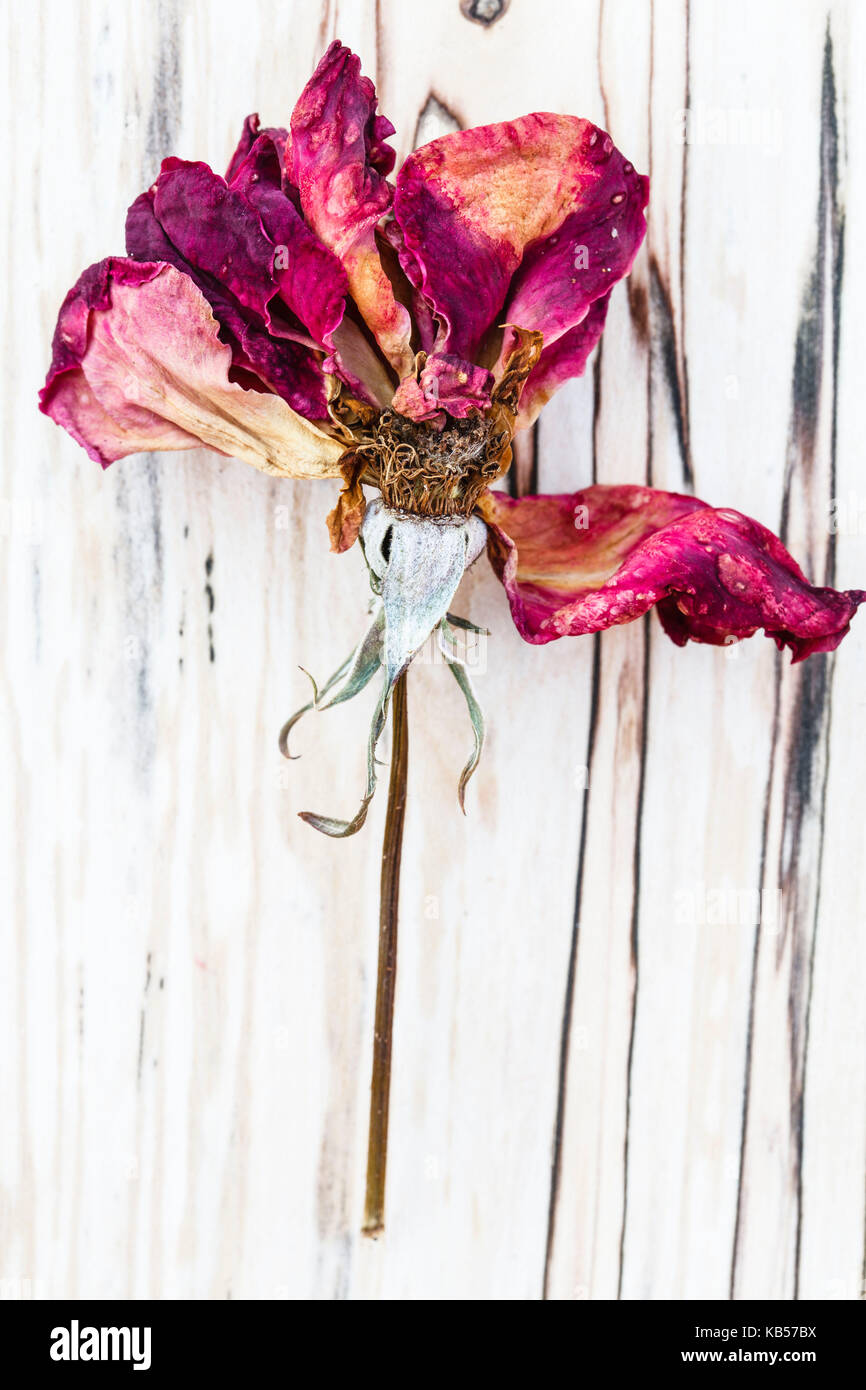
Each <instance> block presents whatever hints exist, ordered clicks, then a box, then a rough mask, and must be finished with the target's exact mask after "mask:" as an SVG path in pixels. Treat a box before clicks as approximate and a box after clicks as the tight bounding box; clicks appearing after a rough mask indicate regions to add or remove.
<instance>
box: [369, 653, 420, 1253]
mask: <svg viewBox="0 0 866 1390" xmlns="http://www.w3.org/2000/svg"><path fill="white" fill-rule="evenodd" d="M391 710H392V716H393V720H394V723H393V734H392V741H391V776H390V780H389V782H388V810H387V812H386V815H385V835H384V839H383V842H382V877H381V880H380V887H379V973H378V977H377V980H376V1022H375V1026H374V1032H373V1076H372V1080H371V1083H370V1134H369V1139H368V1143H367V1192H366V1196H365V1199H364V1223H363V1225H362V1227H361V1233H362V1235H365V1236H370V1237H372V1238H373V1239H375V1238H376V1237H377V1236H380V1235H382V1233H383V1232H384V1230H385V1166H386V1163H387V1158H388V1098H389V1093H390V1090H391V1041H392V1038H393V1032H394V995H395V992H396V986H397V915H398V908H399V903H400V859H401V857H402V853H403V822H404V820H405V817H406V776H407V772H408V770H409V716H408V708H407V699H406V672H405V671H404V672H403V674H402V676H400V677H399V678H398V680H397V683H396V685H395V686H394V694H393V697H392V702H391Z"/></svg>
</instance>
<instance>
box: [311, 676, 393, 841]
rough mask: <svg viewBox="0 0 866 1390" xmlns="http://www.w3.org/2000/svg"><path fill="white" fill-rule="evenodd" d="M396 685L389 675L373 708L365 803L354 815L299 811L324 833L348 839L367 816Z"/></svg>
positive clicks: (363, 802) (335, 837)
mask: <svg viewBox="0 0 866 1390" xmlns="http://www.w3.org/2000/svg"><path fill="white" fill-rule="evenodd" d="M368 679H369V678H368ZM393 688H394V686H393V682H389V681H388V679H387V677H386V678H385V681H384V683H383V686H382V693H381V695H380V696H379V701H378V703H377V705H376V708H375V710H374V712H373V718H372V721H371V723H370V734H369V737H368V739H367V788H366V791H365V793H364V796H363V799H362V801H361V805H360V806H359V807H358V810H357V811H356V812H355V815H354V816H353V817H352V819H351V820H336V819H335V818H334V817H333V816H320V815H317V814H316V812H315V811H299V812H298V814H299V816H300V818H301V820H302V821H306V823H307V825H311V826H312V827H313V829H314V830H321V832H322V834H323V835H331V836H332V837H333V838H334V839H337V840H344V839H346V837H347V836H349V835H356V834H357V833H358V831H359V830H360V829H361V826H362V825H363V824H364V821H365V820H366V819H367V811H368V810H369V808H370V802H371V801H372V800H373V795H374V793H375V791H376V747H377V745H378V743H379V739H380V738H381V736H382V731H383V729H384V728H385V721H386V720H387V718H388V708H389V706H390V703H391V691H392V690H393Z"/></svg>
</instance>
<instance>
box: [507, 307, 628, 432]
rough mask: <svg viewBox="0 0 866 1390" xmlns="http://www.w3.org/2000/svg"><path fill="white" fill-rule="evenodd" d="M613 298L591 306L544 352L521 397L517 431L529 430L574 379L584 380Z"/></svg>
mask: <svg viewBox="0 0 866 1390" xmlns="http://www.w3.org/2000/svg"><path fill="white" fill-rule="evenodd" d="M609 300H610V296H609V295H605V296H604V297H603V298H602V299H597V300H596V301H595V303H594V304H591V305H590V306H589V309H588V310H587V314H586V318H584V319H581V321H580V323H578V324H577V325H576V326H575V327H574V328H570V329H569V330H568V332H567V333H563V335H562V337H561V338H557V339H556V342H554V343H551V344H550V346H549V347H546V348H544V350H543V351H542V354H541V357H540V358H539V359H538V362H537V363H536V365H535V366H534V367H533V369H532V371H531V372H530V373H529V376H528V377H527V378H526V382H525V384H524V387H523V390H522V392H521V394H520V410H519V412H518V415H517V424H516V428H517V429H519V430H521V429H527V428H528V426H529V425H531V424H532V423H533V421H534V420H535V419H536V418H537V416H538V413H539V411H540V410H541V409H542V407H543V406H545V405H546V404H547V402H548V401H549V400H550V398H551V396H552V395H553V393H554V391H556V390H557V388H558V387H560V386H561V385H562V384H563V382H565V381H568V380H569V379H570V378H571V377H576V376H581V375H582V373H583V369H584V367H585V366H586V363H587V359H588V358H589V355H590V353H591V352H592V350H593V348H594V347H595V345H596V343H597V342H598V340H599V338H600V337H601V334H602V329H603V328H604V321H605V319H606V318H607V306H608V303H609Z"/></svg>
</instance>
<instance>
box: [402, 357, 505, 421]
mask: <svg viewBox="0 0 866 1390" xmlns="http://www.w3.org/2000/svg"><path fill="white" fill-rule="evenodd" d="M492 389H493V373H492V372H488V371H487V370H486V368H484V367H474V366H473V365H472V363H471V362H464V360H463V358H462V357H454V356H452V355H451V354H449V353H442V352H440V353H434V355H433V356H432V357H428V359H427V361H426V363H425V364H424V367H423V368H422V370H421V373H420V375H419V377H418V380H417V381H416V380H415V378H414V377H407V378H406V379H405V380H404V381H402V382H401V383H400V386H399V388H398V390H397V392H396V394H395V396H394V400H393V403H392V404H393V408H394V409H395V410H397V411H399V412H400V414H401V415H408V416H409V418H410V419H411V420H432V419H435V417H436V416H437V415H438V414H439V413H440V412H441V411H443V410H445V411H447V412H448V414H449V415H452V416H454V417H455V418H456V419H458V420H464V419H465V418H466V416H467V415H470V414H471V413H472V411H473V410H477V411H482V410H489V408H490V403H491V395H490V393H491V391H492Z"/></svg>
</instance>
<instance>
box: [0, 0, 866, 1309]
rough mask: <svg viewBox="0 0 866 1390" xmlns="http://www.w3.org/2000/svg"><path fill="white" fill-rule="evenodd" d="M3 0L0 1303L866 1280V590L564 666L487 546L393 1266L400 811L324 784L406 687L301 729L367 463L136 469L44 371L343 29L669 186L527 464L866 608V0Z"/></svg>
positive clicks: (354, 583)
mask: <svg viewBox="0 0 866 1390" xmlns="http://www.w3.org/2000/svg"><path fill="white" fill-rule="evenodd" d="M4 8H5V9H6V13H7V19H8V22H9V25H10V26H11V33H10V37H9V39H8V42H7V44H6V46H5V63H6V73H5V76H4V80H3V82H2V83H0V89H2V99H3V101H4V102H5V103H6V104H7V113H6V115H7V129H9V130H10V134H9V141H8V145H7V157H6V174H5V184H6V189H7V195H8V203H7V213H6V217H5V218H4V219H3V226H2V236H3V238H4V241H3V251H2V255H3V263H4V268H5V271H6V292H5V295H4V300H3V310H2V312H3V319H4V342H5V350H4V373H3V386H2V401H3V410H4V417H3V427H2V436H0V437H2V440H3V482H2V513H0V523H2V525H0V530H2V535H0V566H2V586H3V591H4V593H5V595H6V599H7V602H6V605H5V613H4V615H3V618H2V642H3V670H2V704H3V719H2V729H3V754H2V759H3V760H2V767H3V777H2V803H0V804H2V812H0V816H2V820H0V855H2V859H0V881H2V904H3V928H2V961H0V966H2V969H0V1017H2V1023H0V1028H2V1033H0V1056H2V1063H0V1069H2V1111H3V1122H2V1127H0V1230H2V1241H0V1292H2V1293H3V1294H4V1296H6V1297H16V1296H23V1297H28V1296H37V1297H39V1296H41V1297H46V1296H47V1297H52V1296H53V1297H57V1296H67V1295H69V1296H82V1297H84V1296H89V1297H98V1298H103V1297H121V1298H140V1297H148V1296H160V1297H181V1298H208V1299H210V1298H219V1299H221V1298H229V1297H231V1298H254V1299H270V1298H291V1299H307V1298H315V1299H325V1300H330V1299H342V1298H353V1299H488V1300H489V1299H508V1300H511V1299H515V1300H524V1299H538V1298H541V1297H544V1296H546V1297H548V1298H552V1299H578V1300H579V1299H615V1298H618V1297H619V1298H623V1299H680V1298H685V1297H698V1298H704V1299H708V1298H728V1297H733V1298H743V1297H758V1298H765V1299H786V1300H787V1299H795V1298H797V1297H817V1298H822V1299H836V1298H844V1299H855V1298H859V1297H862V1296H863V1265H864V1191H866V1181H864V1180H866V1036H864V1034H866V1025H864V995H866V937H864V931H863V920H864V911H866V876H864V873H863V865H864V860H866V816H864V809H866V804H864V776H863V769H864V763H863V735H862V722H863V716H864V707H866V697H864V683H866V621H864V619H863V618H860V620H859V621H858V622H855V625H854V629H853V632H852V635H851V636H850V637H849V638H848V640H847V641H846V642H845V643H844V644H843V646H842V647H841V649H840V651H839V652H838V653H837V654H836V655H835V656H831V657H829V658H828V657H816V658H813V659H812V660H810V661H809V662H807V663H806V664H805V665H803V666H799V667H795V668H793V669H792V668H791V667H790V665H789V663H788V660H787V658H785V659H782V658H780V657H779V656H778V655H777V654H776V653H775V649H774V648H773V646H772V644H771V643H769V642H766V641H764V640H762V639H755V640H754V641H752V642H749V643H746V644H744V645H743V646H742V647H739V648H734V649H732V650H729V651H724V650H717V649H713V648H703V647H697V646H692V647H690V648H688V649H687V650H685V651H679V650H677V649H676V648H674V647H673V645H672V644H671V643H670V642H669V641H668V640H667V638H666V637H665V636H664V635H663V634H662V632H661V630H660V628H659V626H658V624H657V622H656V620H655V619H653V620H652V621H647V622H644V623H638V624H636V625H634V626H631V627H628V628H622V629H619V630H617V631H613V632H611V633H608V634H606V635H605V636H604V637H603V638H601V639H585V640H572V639H567V640H564V641H562V642H559V643H555V644H552V645H550V646H548V647H545V648H534V647H531V646H527V645H525V644H523V643H522V642H521V641H520V639H519V638H518V637H517V635H516V633H515V631H514V629H513V626H512V623H511V620H510V617H509V614H508V610H507V606H506V603H505V599H504V595H503V592H502V590H501V588H500V586H499V585H498V583H497V582H496V580H495V579H494V578H493V576H492V574H491V572H490V570H489V567H488V565H487V563H486V561H485V560H482V561H481V562H479V564H478V565H477V567H476V569H475V570H474V571H473V572H472V574H471V576H470V577H469V578H468V579H467V580H466V582H465V583H464V586H463V589H462V591H461V596H460V602H459V604H458V605H457V606H458V611H462V612H463V613H465V614H467V615H471V617H472V618H473V619H475V620H476V621H477V622H480V623H483V624H486V625H487V626H488V627H489V628H490V629H491V631H492V636H491V638H490V640H489V642H488V643H487V645H486V648H485V650H484V652H483V653H482V655H483V657H484V662H483V663H482V665H483V666H485V667H486V669H483V670H481V671H480V673H479V675H478V679H477V687H478V690H479V694H480V696H481V698H482V701H483V703H484V706H485V708H486V711H487V715H488V719H489V725H490V739H489V746H488V748H487V751H486V754H485V758H484V761H483V763H482V766H481V769H480V771H479V773H478V774H477V776H476V779H475V782H474V783H473V785H472V788H471V790H470V793H469V797H468V806H469V816H468V819H466V820H465V821H464V819H463V818H462V817H461V816H460V814H459V811H458V808H457V802H456V795H455V785H456V777H457V774H458V772H459V769H460V767H461V766H462V764H463V761H464V758H465V756H466V754H467V752H468V747H469V738H470V735H469V728H468V723H467V721H466V718H465V711H464V709H463V706H462V700H461V698H460V695H459V692H458V691H457V688H456V686H455V685H454V683H453V681H451V680H450V679H448V676H447V672H446V671H444V670H443V669H442V668H441V667H440V666H437V665H435V664H433V663H432V662H421V663H419V664H418V665H417V666H416V668H415V669H414V670H413V672H412V677H411V681H410V689H409V699H410V718H411V767H410V782H409V815H408V823H407V839H406V849H405V857H404V877H403V911H402V926H401V940H400V966H399V984H398V993H397V1014H396V1036H395V1065H394V1077H393V1093H392V1128H391V1153H390V1168H389V1189H388V1232H387V1235H386V1238H385V1240H384V1242H380V1243H378V1244H371V1243H370V1242H366V1241H364V1240H363V1239H361V1238H360V1237H359V1235H358V1226H359V1221H360V1215H361V1204H362V1199H363V1175H364V1151H365V1143H366V1122H367V1098H368V1084H369V1065H370V1048H371V1029H372V1008H373V999H374V987H375V961H376V929H377V923H376V915H377V889H378V855H379V845H380V836H381V829H382V818H383V812H384V795H381V796H380V799H379V802H378V803H377V804H375V805H374V808H373V811H372V813H371V816H370V819H369V821H368V824H367V828H366V830H365V831H364V832H363V833H362V834H361V835H359V836H358V837H357V838H356V839H355V840H352V841H349V842H347V843H339V842H338V843H333V842H330V841H327V840H325V839H323V838H321V837H319V836H318V835H316V834H315V833H314V832H312V831H311V830H310V829H308V828H307V827H306V826H304V825H303V824H302V822H301V821H299V820H298V819H297V815H296V813H297V812H298V811H300V810H303V809H313V810H317V811H324V812H329V813H334V814H345V813H347V812H349V813H350V812H351V811H352V810H354V807H355V804H356V799H357V796H358V794H359V793H360V790H361V786H362V781H363V740H364V736H365V731H366V720H367V717H368V710H367V708H366V707H363V708H362V707H361V706H362V704H363V702H359V707H358V708H354V707H351V706H350V707H348V708H347V709H346V710H344V711H335V712H334V713H333V714H329V715H328V716H323V717H322V720H321V721H319V722H317V721H316V719H311V720H310V721H309V722H308V725H307V726H303V725H302V726H301V729H300V730H299V739H298V748H299V751H302V752H303V754H304V756H303V758H302V760H301V761H300V762H298V763H295V764H292V765H291V766H290V765H288V764H285V763H283V762H282V760H281V759H280V757H279V753H278V751H277V747H276V736H277V731H278V729H279V727H280V725H281V723H282V721H283V719H284V718H285V716H286V715H287V714H288V712H289V711H290V710H291V709H293V708H294V707H295V706H296V705H297V704H299V703H300V702H301V701H302V700H303V699H305V698H306V692H307V686H306V682H305V678H304V677H303V676H302V675H301V674H300V672H299V670H298V666H299V664H301V663H302V664H303V665H305V666H309V667H310V668H311V669H313V670H314V671H315V672H316V673H319V674H325V673H327V672H328V671H329V670H331V669H332V668H333V667H334V666H335V665H336V664H337V663H338V661H339V660H340V659H341V658H342V656H343V655H344V654H345V653H346V651H348V649H349V647H350V646H351V645H352V642H353V640H354V638H355V636H356V634H357V633H358V632H359V630H360V626H361V623H362V620H363V615H364V612H365V605H366V595H365V588H366V581H365V579H364V575H363V568H362V563H361V558H360V556H359V555H358V554H357V553H356V552H352V553H350V554H349V555H347V556H343V557H334V556H331V555H329V554H328V550H327V537H326V532H325V525H324V516H325V513H326V512H327V511H328V509H329V508H330V506H331V505H332V501H333V493H334V488H333V486H332V485H331V484H311V483H292V482H275V481H272V480H269V479H267V478H265V477H263V476H260V475H258V474H256V473H255V472H254V471H253V470H252V469H250V468H248V467H246V466H244V465H242V464H239V463H235V462H231V461H226V460H220V459H218V458H216V457H215V456H213V455H208V454H206V453H204V452H200V453H194V454H187V455H166V456H142V457H140V458H136V459H133V460H128V461H126V462H125V463H120V464H117V465H115V466H114V467H113V468H111V469H110V470H109V471H108V472H107V473H106V474H105V475H101V474H100V471H99V469H98V468H97V467H96V466H95V465H94V464H92V463H91V462H90V461H89V460H88V459H87V458H86V457H85V455H84V454H83V452H81V451H80V450H79V449H78V448H77V447H76V446H75V445H74V444H73V443H72V442H71V441H70V440H69V439H68V438H67V437H66V436H65V435H63V434H62V433H61V432H60V431H59V430H57V429H56V428H55V427H54V426H53V425H52V424H51V423H50V422H49V421H47V420H45V419H44V418H42V417H41V416H39V415H38V414H37V413H36V407H35V393H36V390H37V387H38V386H39V385H40V384H41V380H42V377H43V374H44V370H45V367H46V364H47V362H48V358H49V341H50V336H51V332H52V329H53V324H54V319H55V315H56V312H57V308H58V306H59V303H60V300H61V298H62V296H63V294H64V293H65V291H66V289H67V288H68V286H69V285H70V284H71V283H72V282H73V281H74V279H75V278H76V276H77V275H78V273H79V271H80V269H81V268H82V267H83V266H84V265H86V264H88V263H89V262H91V261H93V260H96V259H98V258H99V257H101V256H103V255H105V254H107V253H109V252H112V251H115V252H120V251H122V249H123V219H124V212H125V209H126V207H127V204H128V203H129V202H130V201H131V200H132V199H133V197H134V196H135V195H136V194H137V193H138V192H139V191H140V190H141V189H142V188H143V187H145V186H146V185H147V184H148V183H149V182H150V181H151V180H152V179H153V177H154V175H155V174H156V172H157V169H158V165H159V161H160V159H161V158H162V157H163V156H165V155H168V154H171V153H176V154H179V155H181V156H184V157H188V158H203V159H206V160H208V161H209V162H210V163H211V164H213V165H214V166H215V167H217V168H220V169H222V168H224V166H225V164H226V162H227V157H228V155H229V153H230V151H231V149H232V148H233V146H234V143H235V140H236V138H237V135H238V132H239V130H240V126H241V122H242V119H243V117H244V116H245V115H246V114H247V112H248V111H253V110H258V111H260V112H261V115H262V118H263V120H265V121H266V122H271V123H282V122H286V121H287V118H288V116H289V113H290V110H291V107H292V104H293V102H294V99H295V97H296V96H297V94H298V93H299V91H300V89H301V86H302V84H303V83H304V81H305V80H306V78H307V77H308V75H309V74H310V72H311V71H312V68H313V66H314V64H315V62H316V61H317V60H318V58H319V56H320V55H321V53H322V51H323V49H324V47H325V45H326V44H327V42H328V41H329V40H330V39H331V38H333V37H334V36H335V35H338V36H339V37H340V38H342V39H343V40H344V42H346V43H348V44H350V45H351V46H352V47H354V48H355V49H356V50H358V51H359V52H360V53H361V55H362V58H363V61H364V64H365V68H366V70H367V72H368V73H370V75H371V76H373V77H374V78H375V80H376V81H377V83H378V87H379V92H380V98H381V103H382V106H383V108H384V110H385V111H386V113H387V114H388V115H389V117H390V118H391V119H392V120H393V121H394V123H395V124H396V126H397V128H398V137H397V139H398V142H399V144H398V148H399V152H400V155H401V156H402V155H404V154H405V153H406V152H407V151H408V150H409V149H410V148H411V147H412V146H413V144H415V143H418V142H421V141H423V140H425V139H429V138H431V137H432V136H434V135H437V134H440V133H442V132H444V131H445V130H448V129H453V128H454V127H455V126H458V125H464V126H469V125H474V124H479V123H482V122H486V121H491V120H498V119H502V118H506V117H510V116H515V115H520V114H523V113H524V112H527V111H532V110H536V109H550V110H556V111H568V112H574V113H576V114H580V115H584V116H588V117H591V118H592V119H593V120H596V121H598V122H599V123H601V124H603V125H605V126H606V127H607V128H609V129H610V130H611V131H612V133H613V135H614V138H615V140H616V142H617V144H618V145H619V146H620V147H621V148H622V149H623V150H624V151H626V152H627V154H628V156H629V158H631V159H632V160H633V161H634V162H635V164H636V165H637V166H638V168H640V169H643V170H648V171H649V173H650V175H651V178H652V198H651V205H650V232H649V237H648V241H647V245H646V247H645V248H644V249H643V250H642V251H641V254H640V256H639V259H638V262H637V265H636V268H635V271H634V275H633V277H632V281H631V284H630V286H629V288H628V291H627V290H626V288H625V287H621V288H619V289H618V290H617V291H616V293H615V295H614V298H613V304H612V308H611V313H610V318H609V327H608V329H607V332H606V335H605V338H604V343H603V348H602V350H601V352H600V353H597V354H596V356H595V358H594V359H593V363H592V366H591V369H590V371H589V372H588V374H587V376H586V377H585V378H584V379H583V380H582V381H580V382H577V383H573V384H572V385H570V386H569V387H568V388H566V389H565V390H563V391H562V393H561V394H560V395H559V396H558V397H557V399H556V400H555V402H554V403H553V404H551V405H550V407H549V408H548V409H547V411H546V412H545V414H544V416H543V419H542V422H541V423H540V425H539V427H538V429H537V432H536V436H535V439H534V440H533V439H530V440H528V441H527V443H526V444H525V445H524V447H523V449H522V452H521V459H520V467H519V470H518V473H517V474H516V478H517V482H518V483H519V485H520V486H521V487H522V488H523V489H524V490H525V489H527V488H529V487H530V486H532V485H533V474H536V475H537V478H536V484H535V485H537V487H538V488H539V489H540V490H542V491H551V490H564V489H571V488H574V487H577V486H581V485H584V484H586V483H588V482H589V481H591V480H592V479H593V478H596V479H598V480H600V481H603V482H632V483H643V482H645V481H647V480H649V481H650V482H651V483H653V484H655V485H658V486H662V487H667V488H674V489H685V490H691V489H693V490H694V491H695V492H696V493H697V494H698V495H699V496H701V497H703V498H705V499H706V500H707V501H709V502H712V503H715V504H719V505H722V504H728V505H730V506H733V507H737V508H740V509H741V510H743V511H745V512H747V513H749V514H751V515H753V516H755V517H757V518H759V519H760V520H761V521H763V522H765V523H766V524H768V525H770V526H772V527H773V528H774V529H778V530H780V531H781V533H782V534H783V536H784V537H785V538H786V540H787V543H788V545H789V547H790V548H791V550H792V551H793V553H794V554H795V555H796V556H797V557H798V559H799V560H800V561H801V563H802V564H803V565H804V567H805V568H806V570H807V571H808V572H809V573H810V575H811V576H812V578H813V579H814V580H815V581H816V582H835V583H836V584H837V585H839V586H840V587H846V586H857V585H860V586H863V585H864V584H866V492H864V484H863V481H862V477H863V474H862V468H863V360H864V352H866V329H864V319H866V315H864V310H866V261H864V258H863V256H862V254H860V252H859V248H861V247H862V246H863V245H864V243H866V86H864V83H863V81H862V72H863V65H864V61H866V32H864V26H866V6H863V5H860V4H851V5H850V6H847V5H845V4H831V5H830V6H829V10H828V6H827V4H825V3H819V2H818V0H798V3H791V0H733V2H732V0H692V3H691V5H689V4H688V3H687V0H655V3H654V4H650V3H637V0H604V3H597V2H596V0H579V3H575V0H568V2H567V3H566V0H511V3H510V5H508V6H507V7H503V6H502V5H501V4H498V3H495V0H477V3H476V4H475V9H476V11H478V12H479V13H485V14H487V15H488V17H489V16H491V15H494V16H495V14H496V13H497V11H499V10H502V9H503V8H504V9H505V12H504V14H502V15H501V16H500V17H499V18H498V19H496V20H495V22H493V23H490V24H486V25H485V24H482V23H479V22H476V21H473V20H472V19H468V18H466V17H465V16H464V15H463V14H462V13H461V10H460V7H459V5H458V3H457V0H424V3H421V2H420V0H413V2H412V3H406V0H381V3H378V4H373V3H332V2H330V0H329V2H327V3H324V4H321V5H314V4H310V3H308V4H300V3H296V4H287V3H285V0H267V2H265V3H263V2H262V0H245V3H244V4H243V5H241V6H238V5H236V4H232V3H229V0H212V3H204V0H159V3H148V4H143V3H140V4H131V3H122V4H121V3H110V4H109V3H107V0H87V2H85V0H78V2H77V3H67V2H66V0H42V3H33V4H30V5H27V6H24V5H15V6H14V7H13V6H11V5H8V6H6V7H4ZM686 107H689V108H690V111H691V114H690V116H689V118H688V121H689V124H688V127H687V130H686V127H685V126H684V120H683V111H684V109H685V108H686ZM684 133H687V134H688V137H689V138H688V140H687V141H686V142H684V139H683V136H684ZM833 498H836V499H841V503H842V505H841V506H840V509H839V512H838V517H839V524H838V526H837V527H836V528H835V529H834V528H833V526H832V524H831V500H832V499H833ZM284 507H288V509H289V513H288V514H289V517H290V520H289V523H288V526H281V525H280V520H281V518H282V517H283V516H284V515H285V513H284V512H281V511H280V510H278V509H280V508H284ZM861 513H862V514H861ZM760 890H763V911H762V912H761V913H760V921H757V920H756V918H757V917H758V916H759V914H758V912H757V911H756V910H754V904H755V901H756V899H757V897H758V894H759V891H760Z"/></svg>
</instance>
